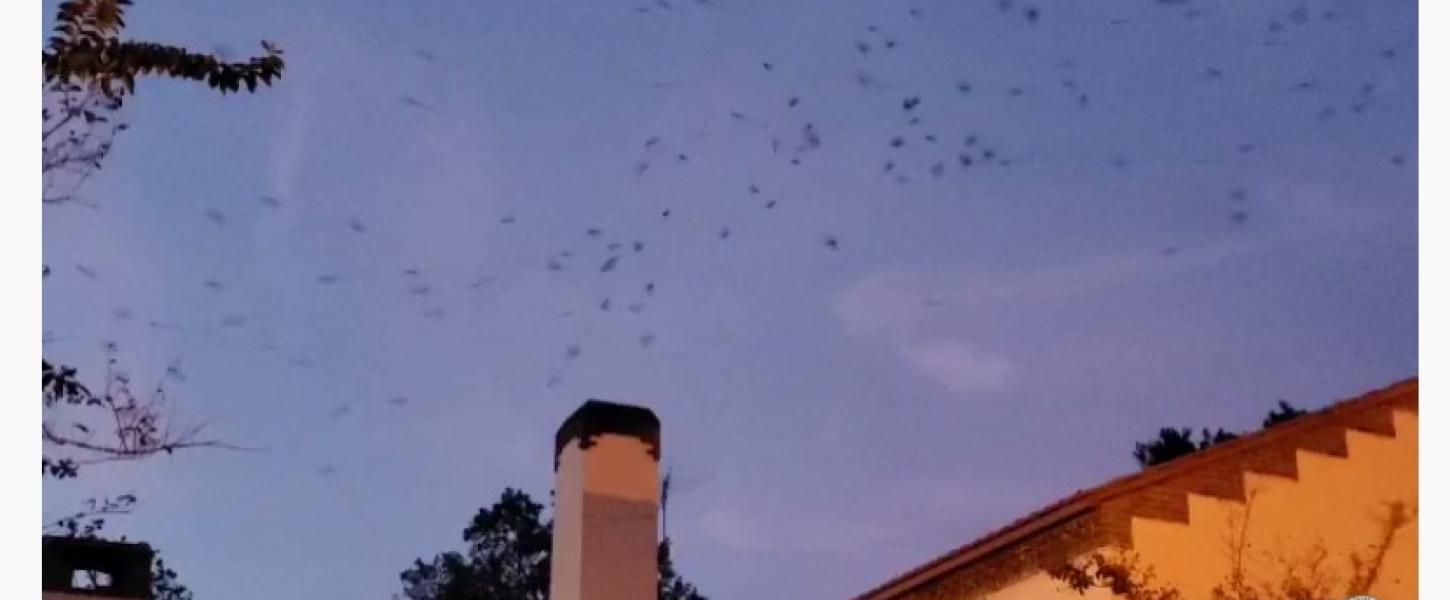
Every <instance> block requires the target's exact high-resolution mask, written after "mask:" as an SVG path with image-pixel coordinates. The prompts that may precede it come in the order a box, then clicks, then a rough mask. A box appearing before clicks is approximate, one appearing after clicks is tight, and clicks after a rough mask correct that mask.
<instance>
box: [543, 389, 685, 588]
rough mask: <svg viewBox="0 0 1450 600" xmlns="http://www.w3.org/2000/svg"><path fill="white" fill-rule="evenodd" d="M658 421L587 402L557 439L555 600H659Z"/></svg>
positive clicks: (625, 408)
mask: <svg viewBox="0 0 1450 600" xmlns="http://www.w3.org/2000/svg"><path fill="white" fill-rule="evenodd" d="M659 460H660V421H659V418H658V417H656V416H655V414H654V412H652V411H650V410H649V409H647V408H643V407H639V406H629V405H625V404H615V403H612V402H604V401H601V400H590V401H588V402H585V403H584V405H583V406H580V407H579V409H578V410H576V411H574V414H572V415H570V416H569V418H568V419H565V420H564V424H563V425H561V426H559V432H558V434H557V435H555V437H554V549H553V556H552V558H551V561H552V564H551V569H552V570H551V572H550V581H549V598H550V600H655V598H656V596H657V594H658V591H657V585H658V583H657V581H658V577H659V571H658V566H657V565H656V560H657V556H656V552H657V550H658V543H659V537H658V535H659V534H658V528H659V503H660V481H659Z"/></svg>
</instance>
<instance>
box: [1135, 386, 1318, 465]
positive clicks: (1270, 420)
mask: <svg viewBox="0 0 1450 600" xmlns="http://www.w3.org/2000/svg"><path fill="white" fill-rule="evenodd" d="M1308 412H1309V411H1306V410H1304V409H1301V408H1295V407H1294V406H1293V405H1292V404H1289V403H1288V402H1285V401H1283V400H1280V401H1279V404H1278V406H1277V407H1275V408H1274V410H1272V411H1270V412H1269V415H1268V416H1267V417H1264V428H1265V429H1268V428H1270V427H1273V426H1275V425H1280V424H1283V423H1287V422H1289V421H1292V420H1294V419H1297V418H1299V417H1301V416H1304V415H1306V414H1308ZM1239 435H1240V434H1237V433H1233V432H1231V431H1227V430H1225V429H1222V428H1220V429H1218V430H1216V431H1212V432H1210V431H1209V430H1208V429H1207V428H1204V429H1203V430H1202V432H1201V434H1200V435H1199V436H1198V438H1197V439H1196V440H1195V439H1194V435H1193V430H1192V429H1189V428H1187V427H1184V428H1180V429H1174V428H1172V427H1164V428H1162V429H1159V430H1158V439H1155V440H1152V441H1148V442H1137V443H1135V444H1134V445H1133V459H1134V460H1136V461H1138V466H1139V467H1142V468H1144V469H1146V468H1148V467H1152V466H1155V465H1161V464H1163V463H1166V462H1169V461H1171V460H1174V459H1176V458H1179V457H1183V456H1187V455H1189V454H1193V453H1194V452H1197V451H1199V450H1203V449H1205V448H1210V447H1212V446H1215V445H1217V444H1222V443H1224V442H1228V441H1232V440H1236V439H1238V438H1239Z"/></svg>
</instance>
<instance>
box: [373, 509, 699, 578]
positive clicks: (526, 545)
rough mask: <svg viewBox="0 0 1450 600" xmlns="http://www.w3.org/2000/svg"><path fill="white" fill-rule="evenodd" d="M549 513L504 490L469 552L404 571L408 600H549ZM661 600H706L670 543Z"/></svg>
mask: <svg viewBox="0 0 1450 600" xmlns="http://www.w3.org/2000/svg"><path fill="white" fill-rule="evenodd" d="M543 509H544V507H543V506H542V505H540V504H539V503H537V502H534V500H533V499H532V498H530V497H529V496H528V494H525V493H524V492H522V491H519V490H515V489H513V488H508V489H505V490H504V492H503V495H502V496H501V497H500V498H499V500H498V502H495V503H494V504H493V505H492V506H490V507H485V508H481V509H479V511H478V514H476V515H474V517H473V520H472V521H471V522H470V523H469V525H468V527H467V528H466V529H464V530H463V541H465V542H467V543H468V550H467V551H466V552H463V553H460V552H444V553H442V554H439V555H436V556H434V557H433V558H432V559H431V560H429V561H426V562H425V561H423V560H422V559H415V560H414V561H413V566H412V567H410V568H408V569H407V570H405V571H403V572H402V573H401V574H400V575H399V578H400V579H401V580H402V581H403V596H404V597H406V598H408V600H546V599H547V598H548V597H549V565H550V562H549V558H550V553H551V551H552V548H553V541H554V539H553V525H554V524H553V521H552V520H547V521H546V520H544V519H543ZM657 561H658V565H659V572H660V578H659V597H660V599H661V600H706V599H705V596H703V595H701V594H700V592H699V591H698V590H697V589H696V588H695V586H694V585H691V584H690V583H688V582H686V581H684V580H683V579H682V578H680V576H679V575H678V574H677V573H675V570H674V564H673V561H672V560H671V558H670V541H669V539H665V540H663V541H661V542H660V545H659V549H658V553H657Z"/></svg>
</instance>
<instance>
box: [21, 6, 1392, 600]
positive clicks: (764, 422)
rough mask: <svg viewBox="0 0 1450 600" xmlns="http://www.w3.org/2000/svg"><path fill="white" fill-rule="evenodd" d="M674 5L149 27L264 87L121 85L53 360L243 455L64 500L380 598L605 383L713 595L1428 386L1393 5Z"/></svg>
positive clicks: (967, 531)
mask: <svg viewBox="0 0 1450 600" xmlns="http://www.w3.org/2000/svg"><path fill="white" fill-rule="evenodd" d="M655 1H656V0H636V1H634V2H559V1H553V0H543V1H540V0H532V1H530V0H500V1H493V2H464V1H447V2H444V1H428V2H375V1H371V0H369V1H353V2H324V1H316V2H307V3H289V2H282V1H280V0H250V1H248V2H236V1H232V2H225V1H222V0H190V1H188V2H171V3H167V2H160V1H145V2H139V3H138V6H136V7H135V8H134V9H133V10H132V11H131V12H130V14H129V15H128V22H129V23H130V33H129V35H131V36H134V37H137V38H148V39H155V40H157V41H168V42H173V43H182V44H186V45H190V46H193V47H197V48H201V49H215V50H216V51H219V52H225V53H230V54H231V55H233V56H242V55H244V54H251V53H252V49H253V48H256V47H257V46H256V44H257V42H258V41H259V40H261V39H268V40H272V41H275V42H277V43H278V44H279V45H281V46H282V47H283V48H284V49H285V50H286V52H287V60H288V68H287V72H286V75H285V77H284V79H283V82H282V84H281V85H280V86H278V87H276V88H275V89H271V90H266V91H265V92H264V93H259V94H257V95H255V96H242V97H227V98H219V97H217V96H216V95H215V94H214V93H213V92H211V91H209V90H205V89H201V88H198V87H196V86H191V85H182V84H178V83H172V82H159V81H145V82H142V83H140V84H139V85H138V88H139V89H138V95H137V96H136V97H135V98H134V99H133V100H131V101H130V103H129V104H128V106H127V109H126V116H127V119H128V120H129V121H130V122H131V124H132V128H131V130H130V131H128V132H125V133H124V134H123V135H122V137H120V138H119V141H118V144H117V150H116V152H115V153H114V155H113V156H112V159H111V160H110V162H109V163H107V164H106V166H105V170H104V171H103V172H102V173H101V174H100V175H99V176H97V177H96V178H94V179H92V180H91V181H90V182H88V183H87V184H86V187H85V188H83V190H82V195H83V196H84V197H85V198H86V199H87V200H88V201H89V202H91V203H93V204H94V207H87V206H82V205H71V206H62V207H49V208H46V209H45V223H44V227H45V229H44V252H45V259H46V262H47V264H49V265H50V266H51V267H52V269H53V270H54V274H53V275H52V276H50V277H49V278H48V279H47V281H46V283H45V287H44V292H45V297H44V311H45V314H44V318H45V327H46V329H47V331H48V332H50V334H51V335H52V336H53V338H54V339H53V341H49V342H47V343H46V346H45V354H46V356H47V357H49V358H51V359H53V360H58V361H60V362H65V363H70V364H75V365H77V366H80V367H81V368H82V369H83V372H84V373H92V374H94V373H96V371H97V370H99V369H100V368H101V365H102V364H103V361H104V355H103V351H102V347H103V344H104V342H105V341H107V340H109V341H114V342H116V343H117V344H118V345H119V347H120V348H121V355H120V357H121V360H122V361H123V363H124V364H125V365H126V366H127V367H128V369H129V371H130V372H131V374H132V375H133V377H134V379H135V380H136V381H137V382H138V387H141V388H145V387H147V386H149V385H151V384H153V383H155V382H157V381H161V380H164V381H165V384H166V386H167V389H168V397H169V398H171V399H172V401H173V402H174V406H175V409H176V411H177V416H176V418H177V419H179V420H181V421H182V422H187V423H201V422H204V423H207V424H208V427H209V429H208V431H210V432H211V433H212V434H213V435H215V436H217V437H221V438H224V439H225V440H227V441H229V442H232V443H235V444H239V445H245V446H251V447H257V448H260V449H261V450H260V451H258V452H224V451H223V452H205V451H202V452H193V453H186V454H184V455H178V456H175V457H172V458H164V459H157V460H152V461H149V462H146V463H143V464H135V465H116V466H109V467H103V468H93V469H91V470H90V471H89V472H88V473H87V474H86V476H85V477H83V478H82V479H81V480H80V481H79V482H65V483H60V484H57V483H54V482H49V483H47V484H46V487H45V497H44V506H45V509H46V512H47V515H51V514H55V515H59V514H62V513H64V512H66V511H69V510H73V509H74V508H75V507H76V506H77V502H78V501H79V499H81V498H84V497H87V496H89V495H93V494H107V493H111V494H114V493H122V492H127V491H134V492H136V493H137V494H139V495H140V496H141V497H142V500H143V504H142V506H141V508H140V510H139V511H138V512H137V513H136V514H135V515H133V516H131V517H127V518H124V519H118V520H115V521H114V522H113V523H112V524H111V528H112V529H113V530H114V531H113V533H116V534H126V535H129V536H131V537H132V538H140V539H144V540H147V541H149V542H151V543H153V544H154V545H156V546H157V547H158V548H160V549H161V550H162V552H163V556H164V557H165V558H166V560H167V562H168V563H174V566H175V567H176V569H177V570H178V571H179V572H180V573H181V576H182V579H183V580H184V582H185V583H187V584H189V585H191V586H192V587H193V588H194V589H195V590H196V591H197V593H198V595H199V597H202V598H206V599H208V600H243V599H252V598H387V597H388V596H389V594H391V593H392V592H395V591H398V590H400V589H401V588H400V585H399V582H398V579H397V574H398V572H399V571H401V570H402V569H403V568H405V567H406V566H407V565H408V564H409V562H410V561H411V560H412V559H413V558H414V557H418V556H431V555H432V554H434V553H436V552H440V551H443V550H449V549H461V542H460V532H461V531H462V529H463V527H464V526H465V525H466V523H467V521H468V519H469V518H470V517H471V516H472V514H473V513H474V511H476V510H477V509H478V508H479V507H480V506H482V505H484V504H488V503H491V502H492V501H493V500H495V499H496V498H497V496H498V493H499V492H500V491H501V490H502V489H503V488H504V487H505V486H514V487H521V488H523V489H525V490H526V491H528V492H530V493H531V494H533V495H534V496H535V497H536V498H539V499H546V498H547V497H548V490H549V487H550V484H551V477H552V471H551V460H552V450H553V447H552V435H553V432H554V429H555V427H556V426H557V424H558V423H559V421H560V420H562V419H563V418H564V416H566V415H567V414H568V413H569V412H570V411H571V410H572V409H573V408H574V407H575V406H576V405H578V404H579V403H581V402H582V401H584V400H585V399H587V398H591V397H595V398H604V399H609V400H615V401H622V402H631V403H640V404H645V405H648V406H651V407H653V408H654V409H655V410H656V411H657V412H658V413H659V414H660V416H661V418H662V420H663V422H664V464H665V466H667V467H673V468H674V469H675V472H676V474H677V477H678V481H679V484H680V485H679V486H678V487H677V488H676V490H675V491H674V493H673V494H672V503H671V510H670V532H671V535H672V537H674V538H675V539H676V543H677V548H678V550H677V557H678V562H679V563H680V568H681V570H682V572H683V573H684V574H685V575H686V577H687V578H689V579H690V580H692V581H693V582H695V583H697V584H699V585H700V586H701V587H702V589H703V591H704V592H705V593H706V594H708V595H710V596H711V597H712V598H721V599H727V600H728V599H736V598H740V599H745V598H749V599H766V600H769V599H787V598H822V599H831V598H844V597H847V596H850V595H853V594H855V593H858V592H861V591H864V590H865V589H866V588H869V587H871V586H872V585H875V584H876V583H879V582H881V581H882V580H884V579H886V578H888V577H890V576H892V575H894V574H895V573H897V572H899V571H901V570H904V569H906V568H909V567H911V566H913V565H915V564H917V563H920V562H922V561H924V560H927V559H929V558H931V557H933V556H935V555H937V554H939V553H941V552H943V551H945V550H948V549H950V548H951V547H953V546H956V545H958V544H961V543H964V542H966V541H968V540H970V539H971V538H973V537H975V536H977V535H979V534H981V533H984V532H985V531H988V530H990V529H993V528H995V527H997V526H999V525H1002V524H1004V523H1005V522H1007V521H1010V520H1011V519H1013V518H1015V517H1017V516H1019V515H1021V514H1023V513H1025V512H1028V511H1030V510H1032V509H1035V508H1037V507H1038V506H1040V505H1042V504H1044V503H1047V502H1049V501H1052V500H1054V499H1056V498H1058V497H1061V496H1063V495H1066V494H1068V493H1070V492H1071V491H1073V490H1074V489H1077V488H1080V487H1087V486H1091V485H1094V484H1096V483H1099V482H1101V481H1102V480H1104V479H1107V478H1109V477H1111V476H1115V475H1118V474H1122V473H1124V472H1127V471H1130V470H1132V469H1133V464H1132V459H1131V456H1130V453H1131V448H1132V443H1133V441H1134V440H1137V439H1142V438H1146V437H1150V436H1152V435H1153V433H1154V432H1155V431H1156V429H1157V428H1158V427H1160V426H1165V425H1182V426H1210V427H1217V426H1224V427H1229V428H1236V429H1247V428H1251V427H1255V426H1257V424H1258V421H1259V419H1260V418H1262V416H1263V414H1264V413H1265V412H1267V411H1268V409H1269V408H1270V407H1271V406H1272V404H1273V403H1274V401H1275V400H1277V399H1280V398H1283V399H1287V400H1289V401H1291V402H1294V403H1296V404H1299V405H1302V406H1311V407H1318V406H1322V405H1324V404H1326V403H1329V402H1331V401H1333V400H1336V399H1342V398H1346V397H1349V396H1353V395H1357V394H1359V393H1361V392H1363V391H1366V390H1369V389H1371V388H1376V387H1380V386H1383V385H1386V384H1389V383H1391V382H1393V381H1396V380H1399V379H1401V378H1404V377H1408V376H1411V375H1414V374H1415V373H1416V362H1417V354H1416V347H1417V331H1416V330H1417V322H1416V292H1417V282H1416V253H1417V239H1416V228H1415V227H1416V200H1417V198H1416V179H1415V169H1416V167H1415V165H1416V155H1415V148H1416V143H1417V140H1416V117H1415V113H1416V110H1417V105H1416V95H1417V89H1416V79H1415V77H1416V75H1415V74H1416V68H1417V65H1416V56H1415V47H1416V38H1415V35H1416V33H1415V28H1416V21H1415V11H1416V5H1415V3H1414V2H1412V1H1409V0H1381V1H1376V2H1359V1H1355V0H1303V1H1300V0H1289V1H1278V0H1274V1H1261V0H1234V1H1229V0H1224V1H1212V0H1157V1H1153V0H1132V1H1129V0H1112V1H1094V2H1074V1H1070V0H1034V3H1028V2H1024V1H1023V0H1016V1H1015V2H999V1H998V0H978V1H965V0H922V1H920V2H915V1H913V2H865V1H851V2H846V1H843V0H796V1H790V2H780V1H766V0H708V1H706V0H668V2H667V4H668V6H669V8H668V9H665V7H664V6H662V5H661V4H655V3H654V2H655ZM660 1H661V2H663V1H664V0H660ZM53 5H54V2H47V4H46V8H45V11H46V12H45V14H46V18H47V22H46V23H45V24H44V25H45V26H46V27H48V26H49V21H48V19H49V18H50V16H51V14H52V11H53ZM641 7H644V8H647V10H644V11H641V10H640V8H641ZM1034 11H1035V13H1036V14H1038V15H1039V17H1040V18H1038V19H1037V21H1036V22H1035V23H1034V22H1032V21H1031V20H1030V19H1029V13H1033V12H1034ZM872 27H874V28H875V30H872V29H871V28H872ZM858 43H864V44H866V45H867V46H868V47H869V50H867V51H866V52H864V53H863V52H862V51H861V50H860V49H859V48H858V46H857V44H858ZM765 63H769V65H770V68H769V69H767V68H766V66H765ZM792 98H798V101H797V102H796V103H794V106H792V105H791V104H792V102H791V99H792ZM909 98H919V99H920V102H919V104H915V105H914V107H913V108H911V109H910V110H907V109H905V107H904V104H908V103H909V102H907V101H908V99H909ZM732 113H733V114H732ZM913 118H915V119H918V121H917V122H916V123H915V124H912V123H911V121H910V119H913ZM927 136H932V137H933V139H934V140H935V141H930V140H928V139H927ZM812 137H814V138H816V139H818V141H819V145H818V146H817V147H811V146H812V144H810V143H809V142H810V138H812ZM897 137H900V138H901V143H900V146H899V147H893V139H895V138H897ZM969 138H971V143H970V145H969ZM773 139H774V140H775V142H774V143H773V142H772V140H773ZM680 155H684V158H683V159H682V158H681V157H680ZM962 155H965V157H966V158H967V159H969V160H971V161H972V164H971V166H967V167H963V166H962V162H963V158H962ZM792 159H799V164H792ZM888 163H890V164H891V169H890V170H889V171H888V170H887V164H888ZM938 163H940V164H941V167H939V168H938V167H936V165H937V164H938ZM1004 163H1005V164H1004ZM934 171H937V173H934ZM752 186H753V187H752ZM752 190H755V191H752ZM267 199H272V200H267ZM772 202H774V204H771V203H772ZM666 210H668V211H669V216H668V217H664V216H662V214H663V212H664V211H666ZM596 228H597V229H598V230H600V231H599V233H598V235H597V236H593V235H590V234H589V233H587V232H588V231H589V230H590V229H596ZM727 232H728V234H727ZM636 241H638V242H639V243H640V244H642V249H641V250H640V251H636V250H635V248H634V243H635V242H636ZM828 241H833V242H834V243H835V244H836V247H835V248H832V247H830V246H829V244H828ZM612 243H617V244H620V246H618V247H617V249H615V250H611V249H610V248H609V245H610V244H612ZM561 252H568V253H569V255H567V256H565V255H562V254H560V253H561ZM611 255H617V256H619V257H620V258H619V259H618V260H617V261H615V262H614V263H613V264H611V265H609V268H607V269H606V261H607V260H608V258H609V257H610V256H611ZM551 261H554V262H555V263H557V266H558V270H553V269H552V268H551V267H550V263H551ZM76 265H81V267H79V268H78V267H76ZM408 270H416V272H415V273H408V272H405V271H408ZM83 271H85V272H91V273H93V274H94V277H91V276H88V275H86V274H85V273H84V272H83ZM208 281H211V282H213V285H208V283H207V282H208ZM651 282H652V283H653V284H654V287H653V291H652V292H649V293H647V292H646V290H645V287H646V286H647V285H648V284H649V283H651ZM606 299H608V300H609V304H608V310H604V309H603V308H602V306H603V303H604V301H605V300H606ZM168 365H175V366H176V367H177V368H176V369H175V371H177V372H178V373H179V375H178V376H169V377H168V376H166V375H165V372H166V370H167V367H168Z"/></svg>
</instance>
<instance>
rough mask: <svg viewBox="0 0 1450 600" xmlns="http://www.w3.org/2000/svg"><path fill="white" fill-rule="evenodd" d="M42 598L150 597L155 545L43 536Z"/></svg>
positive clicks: (145, 599) (124, 599) (115, 599)
mask: <svg viewBox="0 0 1450 600" xmlns="http://www.w3.org/2000/svg"><path fill="white" fill-rule="evenodd" d="M40 572H41V575H40V579H41V581H40V589H41V592H40V597H41V598H42V600H150V598H151V548H150V547H149V546H147V545H146V544H135V543H126V542H112V541H107V540H100V539H93V538H77V537H58V536H42V537H41V544H40Z"/></svg>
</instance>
